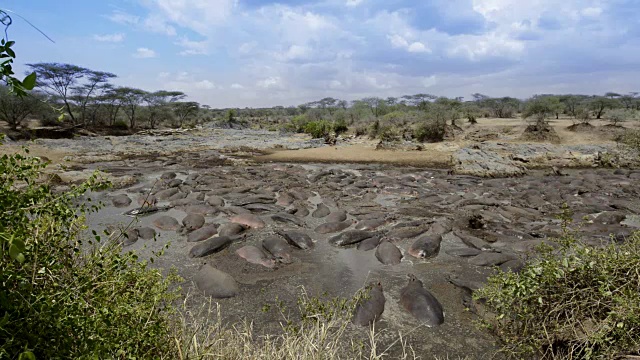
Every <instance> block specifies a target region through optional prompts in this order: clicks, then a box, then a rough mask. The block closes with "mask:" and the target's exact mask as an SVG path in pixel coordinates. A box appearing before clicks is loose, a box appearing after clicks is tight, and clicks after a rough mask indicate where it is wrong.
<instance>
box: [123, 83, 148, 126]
mask: <svg viewBox="0 0 640 360" xmlns="http://www.w3.org/2000/svg"><path fill="white" fill-rule="evenodd" d="M118 92H119V94H120V96H121V97H122V105H123V107H124V109H125V111H124V113H125V115H126V116H127V118H128V119H129V127H130V128H131V129H135V127H136V125H137V123H136V120H137V118H136V112H137V110H138V108H139V107H140V105H142V103H143V102H144V101H145V96H146V95H147V92H146V91H144V90H140V89H135V88H130V87H122V88H119V90H118Z"/></svg>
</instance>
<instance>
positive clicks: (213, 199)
mask: <svg viewBox="0 0 640 360" xmlns="http://www.w3.org/2000/svg"><path fill="white" fill-rule="evenodd" d="M206 203H207V204H209V205H211V206H214V207H223V206H224V199H222V198H221V197H219V196H215V195H209V196H208V197H207V200H206Z"/></svg>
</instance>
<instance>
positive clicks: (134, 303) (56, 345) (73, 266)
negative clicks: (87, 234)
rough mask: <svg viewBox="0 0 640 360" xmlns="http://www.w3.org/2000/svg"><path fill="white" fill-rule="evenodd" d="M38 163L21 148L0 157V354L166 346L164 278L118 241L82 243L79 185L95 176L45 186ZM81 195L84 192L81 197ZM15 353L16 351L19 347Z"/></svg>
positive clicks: (127, 353)
mask: <svg viewBox="0 0 640 360" xmlns="http://www.w3.org/2000/svg"><path fill="white" fill-rule="evenodd" d="M45 166H46V165H45V164H44V163H43V162H41V161H40V160H39V159H38V158H33V157H29V156H28V155H21V154H17V155H11V156H7V155H4V156H3V157H2V158H0V208H2V212H1V213H0V260H1V262H0V283H1V284H2V287H1V290H0V304H1V308H2V318H1V319H0V358H10V359H15V358H17V357H18V356H19V354H26V355H27V356H29V357H30V356H31V355H35V357H36V358H38V359H54V358H57V359H60V358H65V359H67V358H73V359H78V358H125V357H126V358H133V357H135V358H141V359H142V358H156V357H159V356H160V355H161V354H166V353H169V352H170V351H171V347H172V346H173V345H172V344H171V342H170V341H169V339H170V337H169V334H170V332H171V324H170V322H171V316H170V314H171V312H172V308H171V306H170V302H171V301H173V299H175V298H176V296H177V292H176V291H177V290H178V289H175V290H171V288H172V284H173V283H174V281H176V280H177V278H176V277H175V276H174V275H171V276H169V277H167V278H165V277H164V276H162V274H161V273H160V272H159V271H158V270H152V269H150V268H148V267H147V262H146V261H138V258H137V256H136V255H135V254H134V253H122V252H121V250H122V249H121V247H120V246H119V245H118V243H119V242H118V241H108V242H105V243H102V244H99V242H100V237H99V236H98V235H97V234H96V233H94V237H93V238H92V239H91V240H90V241H86V242H84V241H83V240H82V238H81V233H82V232H83V230H84V229H85V226H84V225H83V222H84V218H85V217H84V214H85V213H86V212H87V211H94V210H97V209H99V207H100V205H93V206H85V205H77V204H79V203H80V204H82V203H85V200H87V199H82V198H81V197H82V195H83V194H84V193H85V192H86V191H89V190H90V191H97V190H101V189H104V188H105V187H106V186H107V185H108V184H106V183H104V182H101V181H99V179H98V178H97V176H96V175H94V176H92V177H91V178H90V179H88V180H87V181H86V182H85V183H83V184H81V185H79V186H74V187H72V188H71V189H70V190H69V191H67V192H64V193H61V194H54V193H53V192H52V191H51V188H50V187H49V186H48V185H47V184H43V183H41V182H39V181H38V179H41V178H42V174H43V173H42V170H43V169H44V168H45ZM88 200H90V199H88ZM23 357H24V356H23Z"/></svg>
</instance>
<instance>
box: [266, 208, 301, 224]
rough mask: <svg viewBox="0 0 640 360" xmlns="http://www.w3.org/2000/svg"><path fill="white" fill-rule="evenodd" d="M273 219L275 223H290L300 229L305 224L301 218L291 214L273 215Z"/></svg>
mask: <svg viewBox="0 0 640 360" xmlns="http://www.w3.org/2000/svg"><path fill="white" fill-rule="evenodd" d="M271 219H272V220H273V221H276V222H280V223H289V224H293V225H297V226H300V227H302V226H304V222H303V221H302V220H300V219H299V218H297V217H295V216H293V215H291V214H287V213H283V212H281V213H277V214H274V215H271Z"/></svg>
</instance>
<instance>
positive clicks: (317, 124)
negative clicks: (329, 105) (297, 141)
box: [304, 120, 331, 138]
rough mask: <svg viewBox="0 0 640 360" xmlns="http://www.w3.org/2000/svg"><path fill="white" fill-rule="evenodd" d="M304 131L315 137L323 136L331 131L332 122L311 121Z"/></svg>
mask: <svg viewBox="0 0 640 360" xmlns="http://www.w3.org/2000/svg"><path fill="white" fill-rule="evenodd" d="M304 132H305V133H306V134H309V135H311V136H312V137H313V138H323V137H325V136H327V135H329V134H330V133H331V124H330V123H329V122H327V121H325V120H320V121H310V122H308V123H307V124H306V125H305V127H304Z"/></svg>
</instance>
